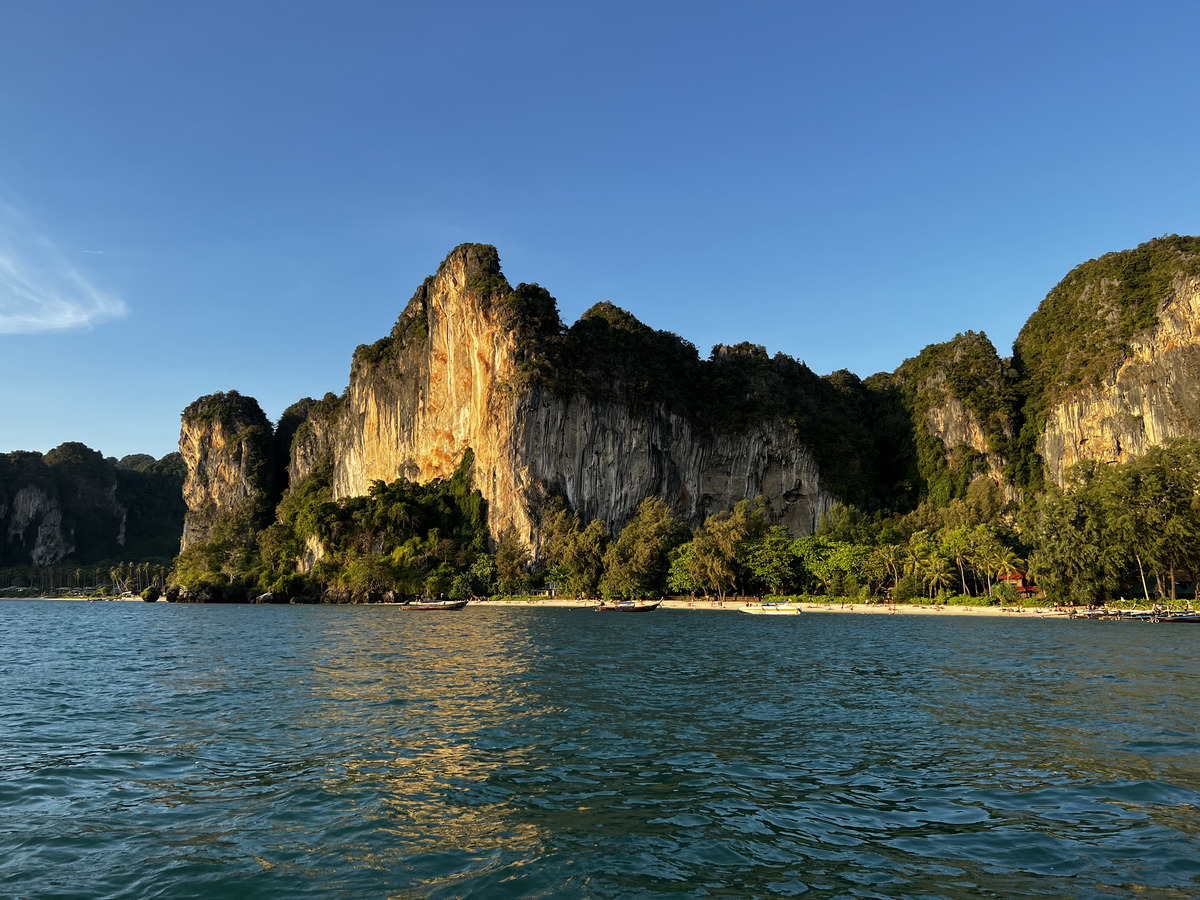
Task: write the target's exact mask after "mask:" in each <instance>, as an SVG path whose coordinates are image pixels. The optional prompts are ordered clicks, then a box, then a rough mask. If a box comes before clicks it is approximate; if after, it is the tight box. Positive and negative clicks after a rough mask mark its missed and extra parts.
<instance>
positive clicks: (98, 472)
mask: <svg viewBox="0 0 1200 900" xmlns="http://www.w3.org/2000/svg"><path fill="white" fill-rule="evenodd" d="M126 524H127V509H126V507H125V506H124V505H123V504H122V503H121V502H120V500H119V499H118V494H117V472H116V469H115V467H114V465H113V461H110V460H106V459H105V458H104V457H103V456H102V455H101V454H100V453H98V452H97V451H95V450H92V449H90V448H89V447H86V446H85V445H83V444H80V443H67V444H63V445H61V446H59V447H56V448H55V449H53V450H51V451H50V452H49V453H46V454H45V455H42V454H41V453H30V452H20V451H18V452H15V453H7V454H3V455H0V565H23V564H33V565H38V566H48V565H54V564H56V563H59V562H61V561H62V560H64V559H67V558H68V557H69V558H71V559H75V560H80V561H91V560H96V559H102V558H106V557H109V556H115V555H118V554H119V553H121V551H122V550H123V549H124V546H125V538H126Z"/></svg>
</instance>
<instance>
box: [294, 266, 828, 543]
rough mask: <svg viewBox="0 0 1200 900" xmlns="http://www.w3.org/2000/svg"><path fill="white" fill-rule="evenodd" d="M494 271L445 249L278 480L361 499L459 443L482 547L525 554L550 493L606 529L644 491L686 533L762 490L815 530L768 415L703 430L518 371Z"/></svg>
mask: <svg viewBox="0 0 1200 900" xmlns="http://www.w3.org/2000/svg"><path fill="white" fill-rule="evenodd" d="M498 276H499V266H498V260H497V259H496V258H494V257H493V256H492V255H490V254H486V253H481V251H480V250H478V249H477V248H476V247H475V246H473V245H466V246H464V247H461V248H459V249H458V250H456V251H455V252H454V253H452V254H451V255H450V256H449V257H448V258H447V259H446V261H445V262H444V263H443V264H442V266H441V268H440V269H439V271H438V273H437V275H435V276H433V277H432V278H431V279H428V280H427V281H426V283H425V284H424V285H422V287H421V288H420V289H419V290H418V291H417V293H416V295H415V296H414V297H413V299H412V300H411V301H410V303H409V305H408V308H407V309H406V310H405V312H404V314H403V315H402V316H401V317H400V321H399V322H398V323H397V326H396V328H395V329H394V330H393V334H392V336H391V337H389V338H387V339H385V340H384V341H382V342H379V343H378V344H376V345H373V346H371V347H361V348H359V351H358V352H357V353H356V354H355V359H354V364H353V367H352V370H351V376H350V384H349V387H348V388H347V390H346V393H345V395H344V397H343V398H342V400H341V401H340V402H339V403H337V404H330V405H329V406H327V407H326V408H325V409H323V410H322V411H321V412H320V414H319V415H312V416H310V417H309V419H308V421H307V422H306V423H305V425H303V426H302V427H301V428H300V429H299V430H298V431H297V434H296V437H295V439H294V440H293V442H292V445H291V453H290V457H291V465H290V472H289V477H290V479H291V481H292V482H293V483H295V482H296V481H298V480H299V479H302V478H303V477H304V476H306V475H307V474H309V473H310V472H312V471H314V470H315V469H316V468H317V467H318V466H319V465H321V464H323V463H327V464H329V465H330V466H331V467H332V479H333V490H334V496H335V497H348V496H355V495H362V494H365V493H366V492H367V490H368V489H369V487H370V484H371V482H372V481H375V480H382V481H385V482H390V481H392V480H393V479H395V478H397V477H403V478H406V479H409V480H412V481H419V482H425V481H429V480H431V479H434V478H446V477H449V476H450V475H451V474H452V473H453V471H454V469H455V468H456V467H457V465H458V464H459V462H460V461H461V460H462V458H463V456H464V454H465V453H466V451H467V449H468V448H470V449H471V450H472V451H473V453H474V472H473V480H474V484H475V486H476V487H477V488H478V489H479V490H480V491H481V492H482V494H483V496H484V498H485V499H486V500H487V503H488V511H489V527H490V528H491V531H492V534H493V537H496V538H498V537H499V536H500V535H502V534H503V533H504V532H506V531H508V530H509V529H515V531H516V532H517V534H518V535H519V536H520V537H521V539H522V540H523V542H525V543H526V544H527V545H528V546H530V547H531V548H534V549H536V548H537V547H538V546H539V524H540V518H541V511H542V510H543V509H544V507H545V503H546V501H547V500H549V499H550V498H551V497H554V496H562V497H565V498H566V500H567V501H568V502H569V503H570V504H571V505H572V506H573V507H575V508H576V509H577V510H579V511H580V513H581V515H582V516H583V517H584V519H585V520H591V519H600V520H602V521H604V522H606V523H607V524H608V525H609V526H610V527H611V528H613V529H617V528H619V527H620V526H622V525H623V524H624V523H625V522H627V521H628V520H629V519H630V518H632V516H633V513H634V511H635V510H636V508H637V505H638V504H639V503H640V502H641V501H642V500H643V499H645V498H646V497H648V496H659V497H662V498H664V499H666V500H667V501H668V502H669V503H670V504H671V505H672V507H673V509H674V510H675V512H676V513H677V514H678V515H680V516H682V517H683V518H685V519H687V520H689V521H692V522H694V523H697V524H698V523H699V522H700V521H702V520H703V519H704V517H705V516H706V515H708V514H710V513H712V512H715V511H717V510H722V509H730V508H732V507H733V505H734V504H735V503H736V502H737V501H739V500H741V499H744V498H745V497H753V496H757V495H759V494H761V495H762V496H763V497H764V498H765V500H766V503H767V506H768V509H769V510H770V513H771V515H772V517H773V518H774V520H775V521H777V522H780V523H783V524H786V525H787V526H788V527H789V528H791V529H792V530H793V531H795V532H796V533H799V534H807V533H809V532H811V531H812V530H813V529H814V528H815V526H816V522H817V520H818V518H819V516H820V514H821V512H823V511H824V510H825V509H827V508H828V507H829V506H830V505H831V504H832V503H833V502H834V499H835V498H834V497H833V495H832V494H831V493H830V492H829V491H828V490H826V489H825V488H824V487H823V486H822V484H821V481H820V474H819V471H818V467H817V465H816V463H815V461H814V459H813V456H812V454H811V452H810V451H809V449H808V448H807V447H806V445H805V444H804V442H803V441H802V440H801V439H800V438H799V437H798V436H797V435H796V434H795V432H794V429H792V428H790V427H788V426H787V425H786V424H785V423H784V422H782V421H781V420H778V419H777V420H773V421H766V422H762V423H759V424H757V425H755V426H754V427H752V428H750V429H748V430H746V431H742V432H737V433H731V432H715V433H713V432H708V431H704V430H701V429H698V428H697V427H695V426H694V425H693V423H692V422H690V421H689V420H688V419H687V418H686V417H685V416H683V415H681V414H679V413H678V412H675V411H672V410H670V409H668V407H667V405H666V404H665V403H650V404H642V405H641V407H640V408H634V407H632V406H631V405H630V404H629V403H626V402H622V401H621V400H620V399H600V398H596V397H592V396H588V395H587V394H586V393H583V392H578V391H570V390H562V389H555V388H552V387H549V386H547V385H546V384H544V383H542V382H541V381H539V380H538V379H536V378H533V377H531V375H530V373H531V371H533V366H534V363H535V360H534V359H532V358H531V357H533V356H536V354H537V350H536V349H530V345H531V344H533V343H536V336H535V335H531V334H530V333H529V332H530V330H531V326H530V325H529V324H528V323H527V322H525V321H523V320H522V319H521V317H520V316H519V314H518V313H517V312H516V311H514V310H513V309H511V308H509V307H506V306H505V305H504V304H503V302H502V297H501V293H503V292H496V291H491V290H489V289H488V285H489V284H491V283H493V282H492V281H489V279H495V278H497V277H498ZM473 284H476V285H480V284H482V285H483V287H473V286H472V285H473Z"/></svg>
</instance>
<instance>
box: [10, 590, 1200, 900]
mask: <svg viewBox="0 0 1200 900" xmlns="http://www.w3.org/2000/svg"><path fill="white" fill-rule="evenodd" d="M0 634H2V635H3V638H2V639H3V644H2V648H3V649H2V653H0V896H5V897H8V896H12V897H37V898H50V897H122V898H125V897H128V898H156V897H162V898H175V897H197V898H199V897H205V898H207V897H212V898H217V897H222V898H223V897H306V896H321V897H355V898H357V897H485V898H494V897H567V898H572V897H621V898H625V897H792V896H804V897H810V898H811V897H888V898H892V897H951V898H959V897H963V898H976V897H1014V896H1023V897H1104V896H1113V897H1128V896H1132V895H1137V896H1143V897H1195V896H1197V895H1200V853H1198V852H1197V851H1198V846H1197V839H1198V837H1200V729H1198V724H1197V723H1198V722H1200V663H1198V662H1197V652H1196V649H1195V646H1196V642H1197V640H1198V639H1200V628H1197V627H1189V626H1155V625H1139V624H1119V623H1109V622H1069V621H1021V620H1014V619H975V620H972V619H952V620H933V621H931V620H929V619H927V618H920V619H916V618H908V617H873V616H872V617H868V616H850V615H845V616H842V615H833V614H828V615H806V616H799V617H795V618H783V617H780V618H773V617H772V618H767V617H755V616H739V615H735V614H732V613H720V612H709V611H703V612H689V611H675V610H659V611H658V612H655V613H651V614H643V615H636V616H611V615H607V616H602V615H596V614H594V613H592V612H590V611H586V610H575V609H551V608H543V609H537V608H532V609H497V608H490V607H483V608H468V609H466V610H463V611H462V612H456V613H421V614H418V613H411V612H403V611H401V610H399V609H397V608H395V607H271V606H255V607H246V606H241V607H238V606H185V605H167V604H165V603H157V604H141V603H93V604H88V603H80V602H49V601H4V602H0Z"/></svg>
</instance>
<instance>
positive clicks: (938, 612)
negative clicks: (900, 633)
mask: <svg viewBox="0 0 1200 900" xmlns="http://www.w3.org/2000/svg"><path fill="white" fill-rule="evenodd" d="M597 602H598V601H597ZM470 605H471V606H507V607H513V608H527V607H531V606H543V607H565V608H579V609H589V608H591V607H593V606H595V605H596V602H593V601H588V602H586V603H585V602H580V601H577V600H574V599H569V598H560V597H535V598H522V599H519V600H517V599H514V600H491V599H488V600H472V601H471V603H470ZM751 605H755V604H754V603H748V602H747V601H746V599H745V598H743V597H739V598H737V599H733V598H730V599H727V600H724V601H721V600H715V599H711V598H710V599H704V598H697V599H695V600H685V599H681V598H667V599H665V600H663V602H662V606H661V607H660V608H661V609H675V610H686V611H698V612H705V611H713V612H737V611H738V610H739V609H741V608H742V607H743V606H751ZM793 605H795V606H798V607H800V610H801V612H803V613H817V614H823V613H830V614H844V615H872V616H892V615H896V616H940V617H946V616H969V617H973V618H987V617H998V616H1015V617H1018V618H1026V619H1033V618H1039V619H1051V618H1053V619H1066V618H1069V616H1070V614H1069V613H1068V612H1067V611H1065V610H1056V609H1054V608H1053V607H1051V606H1040V607H1024V608H1022V607H1002V606H966V605H943V606H933V605H930V606H926V605H916V604H904V603H900V604H895V605H892V604H884V603H842V604H839V603H803V602H801V603H794V604H793Z"/></svg>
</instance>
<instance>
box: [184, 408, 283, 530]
mask: <svg viewBox="0 0 1200 900" xmlns="http://www.w3.org/2000/svg"><path fill="white" fill-rule="evenodd" d="M179 452H180V454H181V455H182V457H183V461H184V463H185V464H186V466H187V480H186V481H185V482H184V485H183V499H184V501H185V502H186V503H187V516H186V518H185V519H184V523H183V538H182V548H183V549H187V548H188V547H190V546H192V545H194V544H198V543H201V542H203V541H208V540H210V539H212V538H213V537H214V536H215V535H217V534H218V532H219V530H220V529H225V530H226V531H233V532H247V531H251V532H252V531H253V530H256V529H258V528H262V527H264V526H265V525H266V524H267V523H268V522H269V521H270V518H271V514H272V512H273V509H274V502H275V499H276V497H275V463H274V443H273V429H272V428H271V423H270V422H269V421H268V420H267V417H266V416H265V415H264V414H263V411H262V409H261V408H260V407H259V405H258V402H257V401H255V400H253V399H252V398H250V397H243V396H241V395H239V394H238V393H237V391H230V392H228V393H219V394H212V395H209V396H207V397H201V398H200V399H199V400H197V401H195V402H194V403H192V404H191V405H190V406H188V408H187V409H185V410H184V411H183V417H182V427H181V429H180V434H179Z"/></svg>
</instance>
